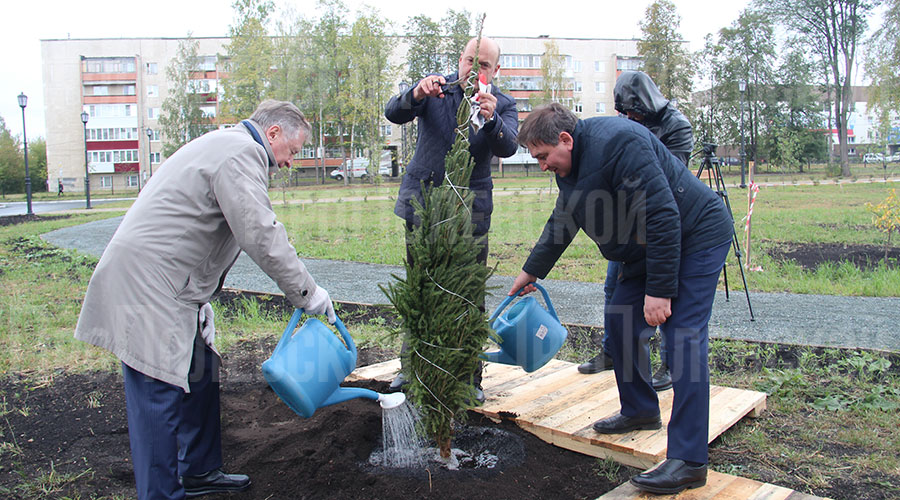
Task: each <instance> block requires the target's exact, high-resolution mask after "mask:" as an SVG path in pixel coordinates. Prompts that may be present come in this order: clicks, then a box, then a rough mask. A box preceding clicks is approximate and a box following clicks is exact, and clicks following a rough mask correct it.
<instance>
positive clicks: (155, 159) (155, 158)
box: [150, 152, 159, 163]
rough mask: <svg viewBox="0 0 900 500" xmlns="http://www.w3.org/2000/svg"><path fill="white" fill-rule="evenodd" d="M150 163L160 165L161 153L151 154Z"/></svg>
mask: <svg viewBox="0 0 900 500" xmlns="http://www.w3.org/2000/svg"><path fill="white" fill-rule="evenodd" d="M150 163H159V152H156V153H150Z"/></svg>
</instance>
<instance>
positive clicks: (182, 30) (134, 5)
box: [0, 0, 749, 139]
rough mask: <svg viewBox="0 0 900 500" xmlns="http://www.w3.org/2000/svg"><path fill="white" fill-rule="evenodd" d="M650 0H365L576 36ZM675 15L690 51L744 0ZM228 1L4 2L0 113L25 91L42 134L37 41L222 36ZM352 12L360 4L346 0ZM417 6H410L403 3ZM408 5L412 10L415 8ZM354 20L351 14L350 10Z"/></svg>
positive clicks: (304, 6)
mask: <svg viewBox="0 0 900 500" xmlns="http://www.w3.org/2000/svg"><path fill="white" fill-rule="evenodd" d="M651 1H652V0H631V1H627V0H626V1H616V2H606V1H597V0H575V1H571V0H570V1H568V2H560V3H558V4H555V3H551V2H547V3H546V5H552V8H547V9H542V8H541V7H539V6H540V5H541V4H542V3H543V2H541V3H532V2H527V1H522V0H515V1H513V0H484V1H482V2H465V3H464V2H434V1H432V2H415V3H413V2H407V1H402V0H389V1H388V0H371V1H368V2H365V3H368V4H369V5H372V6H374V7H375V8H377V9H378V10H379V11H380V12H381V13H382V14H383V15H384V16H385V18H387V19H389V20H391V21H392V26H394V27H395V29H396V30H397V31H400V30H402V27H403V24H404V23H405V21H406V19H407V18H409V17H411V16H413V15H417V14H425V15H427V16H430V17H431V18H433V19H435V20H438V19H440V17H441V16H442V15H443V14H444V13H445V12H446V11H447V7H448V6H450V5H453V6H456V7H455V8H456V9H457V10H460V9H461V8H462V7H463V6H464V7H465V8H466V9H468V10H469V11H470V12H472V13H480V12H484V13H485V14H487V17H486V19H485V31H484V32H485V34H486V35H488V36H490V35H494V36H525V37H529V36H539V35H550V36H551V37H577V38H637V37H638V36H639V35H640V28H638V22H639V21H640V20H641V19H642V18H643V17H644V12H645V10H646V8H647V5H648V4H650V3H651ZM674 2H675V5H676V7H677V9H678V13H679V14H680V15H681V19H682V21H681V28H680V32H681V35H682V36H683V37H684V38H685V39H687V40H689V41H690V42H691V50H697V49H699V48H700V47H702V43H703V37H704V36H705V35H706V34H707V33H711V32H717V31H718V30H719V29H721V28H723V27H725V26H729V25H731V23H732V22H733V21H734V20H735V19H737V16H738V14H739V13H740V12H741V10H743V9H744V8H746V6H747V5H748V4H749V0H717V1H715V2H710V1H709V0H674ZM231 3H232V2H231V0H204V1H192V0H155V1H144V2H136V1H122V0H116V1H111V0H91V1H88V2H84V1H82V2H73V1H71V0H67V1H62V0H9V1H6V2H4V6H3V8H2V12H3V25H2V29H0V47H2V52H0V68H2V75H3V76H2V78H0V116H2V117H3V119H4V120H5V121H6V126H7V128H9V129H10V130H11V131H12V133H13V134H14V135H21V133H22V113H21V109H20V108H19V107H18V104H17V102H16V96H17V95H19V93H20V92H25V94H26V95H27V96H28V107H27V108H26V110H25V113H26V120H27V127H28V128H27V132H28V137H29V139H31V138H36V137H40V136H43V135H44V119H45V117H44V111H43V104H44V98H43V88H42V81H41V48H40V40H41V39H49V38H67V37H71V38H108V37H116V38H117V37H180V36H185V35H186V34H187V33H188V32H189V31H190V32H192V34H193V36H195V37H200V36H225V34H226V33H227V30H228V26H229V25H230V24H231V23H232V21H233V17H234V16H233V10H232V8H231ZM275 4H276V6H288V5H290V6H292V7H293V8H294V9H296V11H297V12H301V13H306V15H307V17H310V18H313V17H317V12H316V10H315V5H316V2H315V1H314V0H275ZM345 4H346V5H347V6H348V7H349V8H350V10H351V11H355V10H356V9H357V8H358V6H360V5H361V4H363V2H361V1H358V0H345ZM409 5H416V7H409ZM413 9H418V10H416V11H413ZM351 18H352V16H351Z"/></svg>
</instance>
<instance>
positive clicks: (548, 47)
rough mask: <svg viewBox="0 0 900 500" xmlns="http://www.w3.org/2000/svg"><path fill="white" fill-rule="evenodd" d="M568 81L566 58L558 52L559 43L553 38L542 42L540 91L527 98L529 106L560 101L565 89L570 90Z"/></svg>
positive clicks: (564, 94) (564, 95)
mask: <svg viewBox="0 0 900 500" xmlns="http://www.w3.org/2000/svg"><path fill="white" fill-rule="evenodd" d="M568 83H569V80H568V79H567V78H566V58H565V56H563V55H562V54H560V53H559V45H557V43H556V41H553V40H551V41H548V42H544V53H543V54H542V55H541V93H540V94H538V95H536V96H534V97H531V98H530V99H529V101H530V104H531V106H532V107H537V106H540V105H541V104H547V103H550V102H562V101H563V98H564V97H566V93H567V92H566V91H568V90H571V89H569V88H568ZM569 95H571V94H569Z"/></svg>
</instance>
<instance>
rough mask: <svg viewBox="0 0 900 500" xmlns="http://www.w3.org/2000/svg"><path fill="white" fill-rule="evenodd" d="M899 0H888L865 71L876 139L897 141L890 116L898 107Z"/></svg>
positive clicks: (870, 46)
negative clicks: (868, 82) (874, 120)
mask: <svg viewBox="0 0 900 500" xmlns="http://www.w3.org/2000/svg"><path fill="white" fill-rule="evenodd" d="M897 68H900V0H888V1H887V9H886V11H885V13H884V21H883V24H882V25H881V27H880V28H878V30H877V31H876V32H875V34H874V35H872V38H871V39H870V40H869V43H868V51H867V57H866V61H865V69H866V74H867V75H868V77H869V78H870V79H871V81H872V84H871V86H870V87H869V101H868V105H869V107H870V108H872V109H873V110H874V111H875V115H876V117H877V121H878V131H879V140H880V141H884V143H887V142H888V141H889V140H890V141H891V142H893V143H897V142H900V137H897V135H896V134H897V132H895V130H894V127H893V123H892V120H891V115H892V113H893V114H896V113H897V111H898V110H900V73H898V72H897Z"/></svg>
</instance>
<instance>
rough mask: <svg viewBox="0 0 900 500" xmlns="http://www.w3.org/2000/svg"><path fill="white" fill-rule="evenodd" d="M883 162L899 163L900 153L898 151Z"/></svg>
mask: <svg viewBox="0 0 900 500" xmlns="http://www.w3.org/2000/svg"><path fill="white" fill-rule="evenodd" d="M885 160H887V161H894V162H900V151H898V152H896V153H894V154H892V155H891V157H890V158H885Z"/></svg>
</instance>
